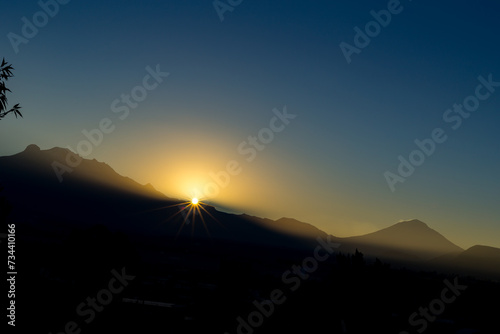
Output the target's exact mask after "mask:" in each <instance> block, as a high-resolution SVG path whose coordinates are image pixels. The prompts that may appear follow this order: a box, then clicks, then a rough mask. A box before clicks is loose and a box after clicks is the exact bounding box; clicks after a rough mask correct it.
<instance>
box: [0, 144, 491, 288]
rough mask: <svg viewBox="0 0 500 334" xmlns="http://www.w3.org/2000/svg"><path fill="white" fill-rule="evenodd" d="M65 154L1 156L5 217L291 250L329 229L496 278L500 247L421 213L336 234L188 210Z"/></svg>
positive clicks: (370, 248) (346, 247) (398, 257)
mask: <svg viewBox="0 0 500 334" xmlns="http://www.w3.org/2000/svg"><path fill="white" fill-rule="evenodd" d="M68 157H73V158H75V156H74V155H73V153H71V151H69V150H67V149H64V148H58V147H55V148H52V149H49V150H41V149H40V148H39V147H38V146H36V145H29V146H28V147H27V148H26V149H25V150H24V151H23V152H20V153H18V154H15V155H12V156H6V157H0V187H3V191H1V192H0V196H4V197H6V199H7V200H8V202H9V203H11V205H12V212H11V214H10V215H9V217H8V219H9V220H10V221H14V222H16V223H20V224H23V225H25V226H26V228H28V229H36V230H42V231H50V232H51V233H53V232H54V231H57V233H65V231H70V230H71V229H74V228H83V227H88V226H92V225H95V224H102V225H105V226H107V227H108V228H110V229H116V230H121V231H124V232H126V233H129V234H131V235H133V236H140V235H149V236H151V235H153V236H155V237H157V238H191V239H200V240H202V239H210V240H212V241H215V242H216V241H230V242H238V243H247V244H253V245H265V246H269V247H278V248H284V249H290V250H291V249H303V248H310V247H313V246H314V245H315V244H316V243H317V240H316V239H317V238H318V237H321V238H323V239H325V238H327V237H329V238H331V240H333V241H334V242H338V243H340V244H341V246H340V248H339V251H340V252H343V253H353V252H355V250H356V249H358V250H359V251H361V252H363V253H364V254H365V255H366V257H367V259H375V258H379V259H381V260H382V261H384V262H394V263H410V264H419V265H425V266H427V267H428V268H431V269H432V268H437V270H440V269H445V270H447V271H452V272H460V273H465V274H468V273H470V274H472V275H479V276H485V277H490V278H491V277H493V278H495V279H498V278H500V249H498V248H493V247H487V246H473V247H471V248H469V249H467V250H463V249H462V248H460V247H458V246H457V245H455V244H453V243H452V242H451V241H449V240H447V239H446V238H445V237H444V236H442V235H441V234H439V233H438V232H437V231H435V230H433V229H431V228H430V227H429V226H427V225H426V224H425V223H423V222H421V221H419V220H410V221H404V222H399V223H397V224H395V225H393V226H390V227H388V228H385V229H382V230H380V231H377V232H374V233H370V234H366V235H362V236H355V237H348V238H338V237H335V236H328V234H327V233H325V232H323V231H321V230H320V229H318V228H316V227H315V226H313V225H311V224H307V223H304V222H300V221H297V220H295V219H292V218H281V219H278V220H271V219H265V218H259V217H253V216H249V215H245V214H243V215H234V214H229V213H224V212H221V211H218V210H216V209H215V208H214V207H212V206H209V205H204V209H205V210H206V211H203V210H202V216H200V215H190V216H189V217H187V218H186V217H185V215H183V214H182V212H181V210H182V208H183V207H184V205H182V201H181V200H178V199H173V198H169V197H167V196H165V195H164V194H162V193H160V192H159V191H157V190H156V189H155V188H154V187H153V186H152V185H150V184H147V185H141V184H139V183H137V182H135V181H134V180H132V179H130V178H128V177H125V176H121V175H119V174H118V173H116V172H115V171H114V170H113V169H112V168H111V167H110V166H108V165H107V164H105V163H103V162H99V161H97V160H95V159H93V160H89V159H82V160H81V162H80V163H79V164H78V166H76V167H71V166H68V163H67V159H68ZM72 161H74V160H72ZM61 165H66V166H68V167H69V168H71V170H72V171H71V172H69V171H67V172H65V174H64V175H63V180H62V182H60V179H59V178H58V176H57V175H56V172H55V171H54V166H59V168H60V166H61ZM73 165H76V164H73ZM184 212H187V210H186V211H184ZM202 218H203V219H202Z"/></svg>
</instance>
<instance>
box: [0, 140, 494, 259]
mask: <svg viewBox="0 0 500 334" xmlns="http://www.w3.org/2000/svg"><path fill="white" fill-rule="evenodd" d="M53 149H62V150H64V151H67V152H70V153H71V154H78V153H77V152H72V151H71V150H69V149H65V148H61V147H57V146H56V147H51V148H47V149H42V148H40V147H39V146H38V145H36V144H30V145H28V146H27V147H26V148H25V149H24V150H23V151H21V152H18V153H16V154H14V155H17V154H19V153H23V152H29V151H30V150H31V152H32V151H33V150H36V151H38V150H40V151H50V150H53ZM0 158H1V157H0ZM82 158H83V157H82ZM83 159H84V160H85V158H83ZM86 160H88V161H91V160H89V159H86ZM96 162H98V163H104V164H106V165H108V166H109V167H111V169H112V170H113V171H114V172H115V173H116V174H118V175H119V176H121V177H125V178H129V177H128V176H127V175H121V174H119V173H118V172H116V170H115V169H114V168H113V166H111V165H109V164H107V163H106V162H105V161H99V160H96ZM74 168H79V166H76V167H74ZM53 171H54V176H55V177H57V171H59V172H60V173H61V174H60V175H59V177H62V176H64V175H66V176H69V174H71V172H69V173H68V171H67V170H64V169H55V168H54V167H53ZM131 180H132V181H134V182H137V181H136V180H134V179H133V178H131ZM62 181H64V180H62ZM137 183H138V182H137ZM138 184H139V185H141V186H143V187H146V186H148V185H151V186H152V187H153V188H154V189H155V190H156V191H159V190H158V189H157V188H156V187H155V186H154V184H151V183H147V184H140V183H138ZM159 192H160V193H161V194H162V195H164V196H165V197H166V198H168V199H170V200H174V201H179V202H183V201H186V200H188V202H189V201H192V200H196V203H194V204H198V198H196V197H194V198H192V199H188V198H173V197H170V196H168V195H167V194H165V193H163V192H161V191H159ZM200 204H202V205H203V206H205V205H209V206H212V207H214V208H215V209H216V210H218V211H220V212H225V213H229V214H236V215H248V216H251V217H257V218H262V219H271V218H269V217H263V216H262V217H261V216H256V215H253V214H252V213H250V212H236V211H231V210H232V208H230V207H219V206H218V205H217V203H211V202H210V201H204V202H201V201H200ZM280 219H291V220H296V221H298V222H301V223H306V224H311V225H312V226H315V227H317V226H316V225H315V224H313V223H311V222H307V221H300V220H298V219H296V218H294V217H290V216H286V215H284V216H281V217H278V218H272V220H273V221H278V220H280ZM414 221H417V222H419V223H423V224H424V225H426V226H427V227H428V228H429V229H431V230H434V231H436V232H437V233H439V234H440V235H442V236H443V237H444V238H445V239H446V240H448V241H450V242H452V243H453V244H455V245H457V246H459V247H460V248H462V249H463V250H468V249H470V248H472V247H475V246H489V247H495V248H499V249H500V247H497V246H495V245H485V244H478V243H476V244H473V245H472V246H469V247H463V246H461V245H459V244H458V243H456V242H454V241H453V240H450V239H449V238H448V237H447V236H446V235H444V234H442V233H441V232H440V231H438V230H435V229H434V228H433V227H432V226H430V225H429V224H427V223H426V222H425V221H422V220H420V219H418V218H417V217H415V218H411V219H400V220H398V221H397V222H392V223H389V225H387V226H385V227H382V228H380V229H377V230H374V231H369V232H366V233H363V234H353V235H345V236H341V235H338V234H336V233H334V232H333V233H332V232H328V231H324V232H326V233H327V234H330V235H332V236H333V237H337V238H350V237H360V236H365V235H368V234H371V233H374V232H378V231H381V230H384V229H387V228H390V227H392V226H395V225H397V224H400V223H409V222H414ZM320 230H321V228H320Z"/></svg>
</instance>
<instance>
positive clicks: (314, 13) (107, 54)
mask: <svg viewBox="0 0 500 334" xmlns="http://www.w3.org/2000/svg"><path fill="white" fill-rule="evenodd" d="M42 1H43V0H42ZM223 2H226V1H223ZM236 2H237V1H233V3H236ZM3 7H4V8H3V10H2V14H1V16H2V20H0V36H1V38H0V50H1V53H0V56H3V57H5V58H6V59H7V60H8V61H9V62H11V63H12V64H13V65H14V67H15V72H14V74H15V77H14V78H12V79H11V80H10V81H9V82H8V87H10V88H11V90H12V91H13V93H12V94H10V95H8V98H9V102H10V104H11V105H13V104H14V103H17V102H19V103H21V105H22V107H23V109H22V111H23V113H24V119H22V120H21V119H18V120H16V119H15V118H14V117H13V116H12V115H9V116H8V117H7V118H5V119H4V120H2V121H1V123H0V127H1V131H0V140H1V145H0V155H2V156H3V155H11V154H15V153H17V152H20V151H22V150H23V149H24V148H25V147H26V146H27V145H28V144H31V143H35V144H37V145H39V146H40V147H41V148H42V149H48V148H51V147H54V146H59V147H68V146H69V147H72V148H75V147H76V146H77V144H78V143H79V142H80V141H81V140H84V139H85V137H84V136H83V134H82V130H85V129H86V130H91V129H94V128H96V127H98V124H99V122H100V120H102V119H103V118H110V119H111V120H112V121H113V124H114V125H115V130H114V131H113V132H112V133H109V134H106V135H105V136H104V138H103V140H102V143H101V144H100V145H98V146H97V147H95V148H94V149H93V150H92V153H91V154H90V155H89V156H88V158H96V159H97V160H99V161H104V162H106V163H108V164H109V165H111V166H112V167H113V168H114V169H115V170H116V171H117V172H119V173H120V174H122V175H126V176H129V177H131V178H133V179H135V180H137V181H138V182H140V183H148V182H150V183H152V184H153V185H154V186H155V187H156V188H157V189H159V190H160V191H162V192H164V193H165V194H166V195H168V196H171V197H177V198H181V197H182V198H188V197H189V196H190V194H191V193H192V192H193V191H194V189H198V191H201V192H203V188H204V187H205V186H206V184H207V183H209V182H211V178H210V176H209V173H210V172H218V171H221V170H224V169H225V168H226V164H227V163H228V161H232V160H235V161H238V162H239V164H240V167H241V169H242V170H241V173H240V174H238V175H234V176H232V177H231V179H230V180H229V183H228V185H227V186H225V187H220V191H219V193H218V195H217V196H213V197H212V198H205V200H206V201H208V202H210V203H215V204H217V205H219V206H220V207H224V208H227V210H231V211H233V212H247V213H249V214H253V215H258V216H264V217H269V218H273V219H276V218H280V217H282V216H287V217H294V218H296V219H299V220H302V221H306V222H309V223H312V224H314V225H316V226H318V227H319V228H321V229H323V230H325V231H326V232H329V233H332V234H334V235H336V236H350V235H356V234H362V233H368V232H372V231H375V230H377V229H380V228H384V227H387V226H390V225H392V224H394V223H396V222H397V221H399V220H402V219H411V218H417V219H420V220H422V221H424V222H426V223H427V224H428V225H429V226H431V227H432V228H434V229H436V230H438V231H439V232H441V233H442V234H444V235H445V236H446V237H447V238H449V239H450V240H451V241H453V242H455V243H456V244H458V245H459V246H461V247H464V248H467V247H470V246H472V245H474V244H487V245H492V246H496V247H500V238H499V236H500V206H499V205H498V200H499V198H500V191H499V189H500V178H499V177H498V172H499V171H500V154H499V153H500V131H498V126H499V125H500V87H499V88H498V89H497V91H495V92H494V93H492V94H491V96H490V97H489V98H487V99H486V100H484V101H481V102H480V105H479V108H478V109H477V110H476V111H475V112H473V113H472V114H471V116H470V117H469V118H467V119H464V120H463V123H462V124H461V126H460V128H458V129H456V130H453V129H452V128H451V125H452V124H453V123H446V122H445V121H444V120H443V114H444V113H445V111H446V110H447V109H449V108H452V106H453V104H454V103H458V104H460V103H462V102H463V101H464V99H465V98H466V97H468V96H469V95H473V94H474V93H475V88H476V86H477V85H478V84H479V81H478V77H479V76H483V77H485V78H487V77H488V75H489V74H491V75H492V78H493V80H494V81H500V62H499V59H500V46H499V45H500V43H499V36H500V35H499V33H500V25H499V23H498V13H499V10H500V4H499V3H498V2H496V1H486V0H483V1H474V2H473V1H445V2H435V1H434V2H432V1H422V0H419V1H409V0H406V1H401V3H400V7H398V8H400V12H399V13H398V14H393V15H392V18H391V22H390V23H389V24H388V25H387V26H386V27H382V28H381V30H380V32H379V34H378V35H376V36H374V37H372V38H371V40H370V43H369V45H368V46H366V47H365V48H362V49H361V52H360V53H358V54H353V55H352V61H351V63H348V62H347V61H346V58H345V57H344V55H343V53H342V51H341V48H340V46H339V45H340V43H341V42H345V43H349V44H351V45H354V37H355V34H356V32H355V30H354V28H355V27H356V26H357V27H360V28H361V29H362V30H364V27H365V25H366V24H367V23H368V22H370V21H372V20H374V19H373V17H372V16H371V15H370V11H371V10H375V11H377V12H378V11H379V10H383V9H387V7H388V2H387V1H314V2H308V1H284V0H283V1H265V2H264V1H249V0H247V1H242V2H241V4H239V5H238V6H236V7H234V8H233V10H232V11H227V12H225V13H224V20H223V21H221V20H220V18H219V16H218V14H217V12H216V10H215V9H214V6H213V4H212V1H209V0H204V1H200V0H192V1H178V0H175V1H126V0H120V1H105V2H104V1H93V0H88V1H75V0H73V1H70V2H69V3H67V4H65V5H60V8H59V11H58V13H57V14H56V15H54V17H52V18H50V19H49V20H48V22H47V24H46V25H45V26H42V27H40V28H38V30H39V31H38V33H37V34H36V35H35V36H34V37H32V38H29V39H28V43H26V44H20V45H19V50H18V51H19V52H18V53H16V52H15V50H14V48H13V46H12V44H11V42H10V41H9V38H8V34H9V33H11V32H12V33H15V34H18V35H20V36H22V27H23V24H24V23H23V21H22V18H23V17H26V18H27V19H28V20H29V21H30V22H33V15H35V14H36V13H37V12H38V11H40V10H41V8H40V6H39V4H38V3H37V1H26V0H22V1H15V2H10V3H9V4H8V5H6V4H4V6H3ZM6 7H8V8H6ZM37 18H38V19H40V18H43V17H42V16H40V15H38V17H37ZM42 23H43V22H42ZM157 64H159V66H160V68H161V71H165V72H169V73H170V75H169V76H168V77H167V78H165V79H164V81H163V82H162V83H161V84H160V85H159V86H158V87H157V88H156V89H154V90H152V91H149V92H148V96H147V97H146V99H145V100H144V101H142V102H140V103H139V105H138V106H137V108H135V109H131V111H130V114H129V115H128V117H126V118H125V119H124V120H120V119H119V117H118V116H119V114H116V113H114V112H113V111H112V109H111V104H112V102H113V101H114V100H115V99H117V98H120V96H121V95H122V94H130V92H131V90H132V89H133V88H134V87H135V86H137V85H141V84H142V80H143V78H144V76H145V75H146V74H147V71H146V67H147V66H150V67H151V68H155V67H156V65H157ZM284 106H286V108H287V111H288V113H291V114H294V115H297V117H296V118H294V119H293V120H291V121H290V123H289V124H288V125H287V126H286V127H285V129H284V130H283V131H282V132H279V133H275V135H274V140H272V141H271V142H270V143H269V144H267V145H266V146H265V149H264V150H262V151H260V152H258V154H257V156H256V158H255V159H254V160H253V161H251V162H249V161H247V160H245V159H246V157H248V156H246V155H241V154H239V153H238V150H237V148H238V146H239V145H240V143H242V142H243V141H245V140H247V137H248V136H250V135H256V134H257V133H258V132H259V131H260V130H261V129H262V128H265V127H268V126H269V122H270V120H271V119H272V117H273V116H274V114H273V112H272V110H273V109H274V108H277V109H278V110H282V109H283V107H284ZM435 128H442V129H443V130H444V131H445V133H446V135H447V136H448V137H447V138H448V139H447V141H445V142H444V143H441V144H438V145H437V147H436V150H435V152H434V154H432V155H431V156H430V157H427V158H426V160H425V162H424V163H423V164H422V165H421V166H419V167H417V168H416V169H415V171H414V173H413V174H412V175H411V176H410V177H408V178H407V180H406V181H405V182H404V183H398V184H397V185H396V190H395V191H394V192H391V190H390V188H389V186H388V184H387V182H386V179H385V177H384V172H385V171H391V172H394V173H396V171H397V168H398V164H399V161H398V156H399V155H402V156H404V157H406V158H408V156H409V155H410V153H411V152H412V151H413V150H414V149H416V148H417V147H416V145H415V143H414V140H415V139H420V140H423V139H425V138H429V137H430V136H431V132H432V131H433V130H434V129H435ZM202 197H203V196H202ZM205 197H206V196H205Z"/></svg>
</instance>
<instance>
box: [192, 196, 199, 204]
mask: <svg viewBox="0 0 500 334" xmlns="http://www.w3.org/2000/svg"><path fill="white" fill-rule="evenodd" d="M191 204H193V205H196V204H198V199H197V198H196V197H195V198H193V199H192V200H191Z"/></svg>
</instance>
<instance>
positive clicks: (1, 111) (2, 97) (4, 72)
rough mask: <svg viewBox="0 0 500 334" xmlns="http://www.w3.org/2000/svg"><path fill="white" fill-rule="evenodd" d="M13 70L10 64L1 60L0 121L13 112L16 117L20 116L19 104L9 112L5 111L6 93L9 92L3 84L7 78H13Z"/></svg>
mask: <svg viewBox="0 0 500 334" xmlns="http://www.w3.org/2000/svg"><path fill="white" fill-rule="evenodd" d="M13 70H14V68H13V67H12V65H11V64H9V63H7V62H6V61H5V59H2V65H0V120H1V119H2V118H4V117H5V116H7V114H9V113H11V112H13V113H14V115H15V116H16V118H17V116H21V117H23V115H22V114H21V112H20V111H19V109H21V106H20V105H19V103H17V104H15V105H14V106H13V107H12V108H11V109H10V110H7V92H10V91H11V90H10V89H8V88H7V87H6V86H5V82H6V81H7V80H9V78H11V77H13V76H14V75H13V74H12V71H13Z"/></svg>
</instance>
